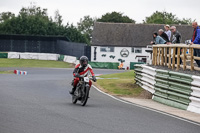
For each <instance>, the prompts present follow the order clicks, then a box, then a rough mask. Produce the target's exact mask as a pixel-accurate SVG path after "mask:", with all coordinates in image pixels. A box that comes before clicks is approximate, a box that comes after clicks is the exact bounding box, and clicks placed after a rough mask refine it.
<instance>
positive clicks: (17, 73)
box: [14, 70, 28, 75]
mask: <svg viewBox="0 0 200 133" xmlns="http://www.w3.org/2000/svg"><path fill="white" fill-rule="evenodd" d="M14 74H16V75H27V74H28V73H27V71H20V70H14Z"/></svg>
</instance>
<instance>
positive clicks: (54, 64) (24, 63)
mask: <svg viewBox="0 0 200 133" xmlns="http://www.w3.org/2000/svg"><path fill="white" fill-rule="evenodd" d="M0 67H48V68H72V67H73V64H70V63H66V62H62V61H47V60H27V59H3V58H2V59H0Z"/></svg>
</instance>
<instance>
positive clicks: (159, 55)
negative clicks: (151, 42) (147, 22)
mask: <svg viewBox="0 0 200 133" xmlns="http://www.w3.org/2000/svg"><path fill="white" fill-rule="evenodd" d="M160 58H161V48H158V65H161V62H160Z"/></svg>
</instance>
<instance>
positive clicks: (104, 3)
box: [0, 0, 200, 25]
mask: <svg viewBox="0 0 200 133" xmlns="http://www.w3.org/2000/svg"><path fill="white" fill-rule="evenodd" d="M31 2H34V3H35V4H36V5H37V6H40V7H42V8H47V9H48V15H49V16H52V17H53V18H54V12H55V11H56V10H59V12H60V14H61V15H62V17H63V22H64V23H63V24H66V23H67V22H69V23H74V24H75V25H76V23H77V22H78V21H79V20H80V18H82V17H83V16H85V15H90V16H91V17H101V16H102V15H103V14H105V13H107V12H112V11H117V12H122V13H124V15H127V16H129V17H130V18H132V19H134V20H135V21H136V23H142V22H143V21H142V20H144V19H145V17H147V16H150V15H152V14H153V12H155V11H156V10H158V11H164V10H165V11H167V12H172V13H173V14H175V15H176V16H177V17H178V18H181V19H182V18H192V19H193V20H194V19H196V20H197V22H198V23H199V24H200V1H199V0H0V12H6V11H11V12H13V13H15V15H18V13H19V11H20V9H21V8H22V7H28V6H29V5H30V3H31Z"/></svg>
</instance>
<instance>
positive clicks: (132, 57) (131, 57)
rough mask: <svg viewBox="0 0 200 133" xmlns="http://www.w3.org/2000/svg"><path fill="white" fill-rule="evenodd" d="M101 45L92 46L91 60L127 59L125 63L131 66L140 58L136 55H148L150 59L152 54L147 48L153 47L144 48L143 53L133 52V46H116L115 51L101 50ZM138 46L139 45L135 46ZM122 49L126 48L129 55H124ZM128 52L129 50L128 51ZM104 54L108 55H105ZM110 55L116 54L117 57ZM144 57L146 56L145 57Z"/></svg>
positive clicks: (113, 60) (114, 60)
mask: <svg viewBox="0 0 200 133" xmlns="http://www.w3.org/2000/svg"><path fill="white" fill-rule="evenodd" d="M95 47H96V52H97V53H96V60H94V49H95ZM100 48H101V47H100V46H91V61H94V62H119V61H118V59H122V60H125V62H124V64H125V65H127V66H129V64H130V62H138V59H140V58H141V57H140V58H138V57H137V58H136V56H148V57H147V60H149V59H150V54H149V53H147V52H146V51H145V50H147V49H151V48H144V47H143V48H142V53H135V52H134V53H133V52H132V48H131V47H114V52H101V51H100ZM135 48H137V47H135ZM122 49H126V50H127V51H128V53H129V55H128V57H122V56H121V54H120V53H121V51H122ZM126 53H127V52H126ZM102 55H106V56H105V57H104V56H102ZM110 56H115V58H114V59H113V58H110ZM143 58H144V57H143Z"/></svg>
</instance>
